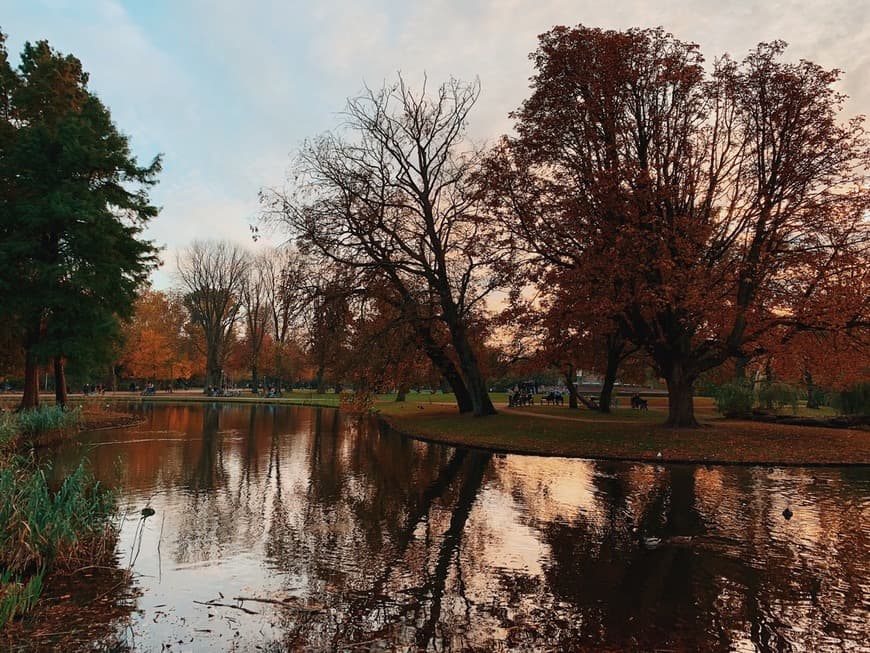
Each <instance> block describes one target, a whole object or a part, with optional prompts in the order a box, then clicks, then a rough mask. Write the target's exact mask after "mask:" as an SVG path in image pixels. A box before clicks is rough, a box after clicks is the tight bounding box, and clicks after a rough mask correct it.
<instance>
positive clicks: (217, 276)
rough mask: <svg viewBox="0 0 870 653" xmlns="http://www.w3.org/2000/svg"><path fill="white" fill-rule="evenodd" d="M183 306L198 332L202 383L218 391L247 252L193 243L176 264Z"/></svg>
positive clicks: (213, 243) (218, 243)
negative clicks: (203, 370) (201, 342)
mask: <svg viewBox="0 0 870 653" xmlns="http://www.w3.org/2000/svg"><path fill="white" fill-rule="evenodd" d="M176 267H177V270H178V277H179V279H180V280H181V283H182V285H183V288H184V304H185V306H186V307H187V310H188V311H189V313H190V319H191V321H192V322H193V323H194V324H196V325H197V327H198V328H199V329H200V331H201V333H202V335H203V339H204V344H205V351H204V352H203V353H204V354H205V357H206V373H205V384H206V391H207V390H208V387H212V388H219V387H220V386H221V380H222V379H221V376H222V373H223V365H224V361H225V360H226V356H227V355H228V353H229V345H230V343H231V341H232V339H233V337H234V331H233V329H234V327H235V325H236V320H237V318H238V315H239V310H240V309H241V306H242V302H241V296H242V289H243V287H244V284H245V279H246V275H247V273H248V268H249V260H248V255H247V253H246V252H245V251H244V250H243V249H242V248H241V247H239V246H238V245H233V244H231V243H228V242H224V241H195V242H194V243H193V244H191V245H190V247H188V248H187V249H186V250H185V251H184V252H183V253H182V254H180V255H179V256H178V259H177V261H176Z"/></svg>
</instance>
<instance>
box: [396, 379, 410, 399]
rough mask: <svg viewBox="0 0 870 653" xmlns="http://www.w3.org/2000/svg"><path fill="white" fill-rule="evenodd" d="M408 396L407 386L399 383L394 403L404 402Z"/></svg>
mask: <svg viewBox="0 0 870 653" xmlns="http://www.w3.org/2000/svg"><path fill="white" fill-rule="evenodd" d="M407 394H408V384H407V383H400V384H399V389H398V392H396V401H405V396H406V395H407Z"/></svg>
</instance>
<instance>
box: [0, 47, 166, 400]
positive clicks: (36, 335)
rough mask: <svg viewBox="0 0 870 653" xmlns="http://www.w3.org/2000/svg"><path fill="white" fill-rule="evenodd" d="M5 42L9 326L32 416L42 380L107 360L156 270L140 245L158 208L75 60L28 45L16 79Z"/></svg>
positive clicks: (4, 281)
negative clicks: (120, 323) (46, 369)
mask: <svg viewBox="0 0 870 653" xmlns="http://www.w3.org/2000/svg"><path fill="white" fill-rule="evenodd" d="M4 40H5V39H2V40H0V118H2V120H0V296H2V297H3V298H4V301H3V302H2V305H0V319H3V320H4V321H9V322H11V323H14V324H15V328H16V329H17V331H18V333H19V335H20V341H21V343H22V346H23V348H24V352H25V388H24V397H23V400H22V408H25V409H27V408H32V407H35V406H36V405H38V403H39V395H38V385H37V371H38V366H39V365H40V364H45V363H47V362H49V361H53V362H54V363H55V379H56V384H55V385H56V393H57V399H58V401H59V402H60V403H63V402H64V401H65V399H66V395H65V389H66V387H65V386H66V383H65V379H64V376H63V362H64V360H65V359H67V358H71V357H80V358H82V357H97V356H99V355H100V354H101V353H103V352H105V351H107V350H108V348H107V347H106V346H105V344H106V343H105V341H106V340H107V339H109V338H110V337H112V334H114V333H115V332H116V330H117V329H116V323H117V319H118V317H123V316H126V315H128V314H129V313H130V310H131V306H132V303H133V301H134V299H135V297H136V291H137V289H138V288H139V287H140V286H142V285H143V284H144V283H145V282H146V281H147V276H148V273H149V271H150V270H151V269H152V268H153V267H154V266H155V265H156V263H157V251H158V250H157V248H156V247H155V246H154V244H153V243H152V242H150V241H148V240H145V239H143V238H142V237H141V234H142V230H143V229H144V227H145V225H146V224H147V222H148V221H149V220H150V219H151V218H153V217H154V216H156V215H157V212H158V209H157V208H156V207H155V206H153V205H152V204H151V203H150V200H149V197H148V192H147V191H148V189H149V188H150V187H151V186H153V185H154V184H155V183H156V176H157V173H158V172H159V171H160V158H159V157H157V158H155V159H154V160H153V161H152V162H151V163H150V165H148V166H144V167H143V166H140V165H139V164H138V163H137V161H136V158H135V157H134V156H133V155H132V154H131V152H130V147H129V143H128V139H127V137H126V136H125V135H124V134H122V133H120V132H119V131H118V129H117V128H116V127H115V125H114V124H113V123H112V119H111V115H110V113H109V110H108V109H107V108H106V107H105V106H104V105H103V104H102V102H100V100H99V99H98V98H97V97H96V96H95V95H94V94H93V93H92V92H91V91H89V90H88V87H87V83H88V75H87V73H85V72H84V71H83V70H82V65H81V62H80V61H79V60H78V59H76V58H75V57H74V56H72V55H62V54H60V53H59V52H56V51H55V50H53V49H52V48H51V46H50V45H49V44H48V43H47V42H46V41H39V42H38V43H36V44H31V43H26V44H25V45H24V50H23V52H22V54H21V63H20V65H19V67H18V69H17V71H16V70H13V69H12V68H11V67H10V65H9V62H8V57H7V53H6V50H5V48H4V47H2V46H3V42H4Z"/></svg>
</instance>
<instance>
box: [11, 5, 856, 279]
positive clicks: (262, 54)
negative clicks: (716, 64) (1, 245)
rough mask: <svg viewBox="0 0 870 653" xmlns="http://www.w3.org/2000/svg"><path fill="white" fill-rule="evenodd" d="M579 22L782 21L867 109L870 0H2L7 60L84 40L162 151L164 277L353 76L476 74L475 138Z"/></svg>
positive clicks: (700, 27)
mask: <svg viewBox="0 0 870 653" xmlns="http://www.w3.org/2000/svg"><path fill="white" fill-rule="evenodd" d="M578 23H583V24H584V25H588V26H596V27H603V28H608V29H610V28H614V29H624V28H628V27H635V26H637V27H654V26H657V25H661V26H663V27H664V28H665V29H667V30H668V31H670V32H672V33H674V34H675V35H676V36H677V37H679V38H681V39H683V40H687V41H694V42H696V43H698V44H699V45H700V46H701V51H702V52H703V53H704V55H705V57H706V58H707V59H708V60H712V59H713V58H715V57H716V56H717V55H719V54H721V53H723V52H728V53H730V54H731V55H733V56H734V57H735V58H742V56H743V55H744V54H745V53H746V52H747V51H748V50H749V49H750V48H751V47H752V46H754V45H755V44H756V43H758V42H759V41H767V40H773V39H783V40H785V41H787V42H788V43H789V44H790V48H789V50H788V53H787V56H788V58H790V59H794V60H798V59H801V58H804V59H810V60H812V61H815V62H816V63H818V64H820V65H822V66H825V67H827V68H840V69H842V70H843V71H844V77H843V80H842V82H841V84H840V88H841V90H842V91H844V92H845V93H847V94H848V95H849V96H850V100H849V102H848V104H847V106H846V113H847V114H849V115H852V114H856V113H870V47H868V46H870V0H726V1H723V0H656V1H650V0H611V1H609V2H608V1H606V0H605V1H602V0H420V1H418V2H414V1H412V0H382V1H376V0H353V1H352V0H344V1H340V0H317V1H312V2H297V1H289V0H288V1H285V2H278V1H275V2H267V1H265V0H245V1H243V2H242V1H235V2H230V1H229V0H210V1H204V0H128V1H121V0H0V30H2V31H3V32H5V33H6V34H7V35H8V37H9V39H8V44H7V45H8V49H9V53H10V56H11V57H12V59H13V62H17V55H18V53H19V52H20V51H21V46H22V45H23V43H24V41H27V40H29V41H35V40H38V39H48V41H49V42H50V43H51V44H52V45H53V46H54V47H55V48H56V49H58V50H60V51H61V52H63V53H65V54H66V53H69V54H74V55H76V56H77V57H78V58H79V59H81V60H82V62H83V64H84V67H85V70H87V71H88V72H89V73H90V75H91V81H90V87H91V89H92V90H93V91H94V92H96V93H97V95H99V96H100V98H101V99H102V100H103V101H104V102H105V103H106V104H107V105H108V106H109V107H110V109H111V111H112V115H113V117H114V119H115V122H116V124H117V125H118V126H119V127H120V128H121V130H122V131H124V132H126V133H127V134H129V135H130V137H131V139H132V145H133V148H134V151H135V152H136V153H137V155H138V156H139V158H140V160H142V161H149V160H150V159H151V158H152V157H153V156H154V155H155V154H157V153H163V155H164V172H163V173H162V176H161V182H160V184H159V186H158V187H157V189H156V190H155V191H154V193H153V199H154V201H155V203H157V204H158V205H160V206H162V212H161V214H160V216H159V217H158V218H157V219H156V220H154V222H153V223H152V225H151V226H150V227H149V230H148V234H147V235H148V237H149V238H152V239H153V240H155V241H157V242H158V243H159V244H160V245H162V246H164V247H165V250H164V254H163V258H164V260H165V261H166V263H165V265H164V268H163V269H162V270H161V271H160V272H158V273H156V274H155V277H154V283H155V285H156V286H158V287H167V286H168V285H170V284H171V283H172V275H171V271H172V268H173V267H174V261H175V253H176V251H178V250H179V249H183V248H184V247H185V246H186V245H187V244H189V243H190V242H191V241H192V240H193V239H195V238H228V239H232V240H235V241H238V242H240V243H243V244H245V245H247V246H252V242H251V238H250V231H249V225H250V224H252V223H253V222H254V221H255V219H256V215H257V192H258V190H259V189H260V188H262V187H264V186H275V185H280V184H281V181H282V179H283V176H284V173H285V171H286V168H287V163H288V158H289V155H290V153H291V152H292V151H294V149H296V148H297V147H298V145H299V143H300V142H301V141H302V140H303V139H305V138H306V137H309V136H313V135H315V134H318V133H320V132H322V131H325V130H327V129H330V128H332V127H335V126H336V125H337V123H338V122H339V116H338V113H339V112H340V111H341V110H342V108H343V106H344V103H345V101H346V98H347V97H348V96H352V95H355V94H356V93H357V92H358V91H359V90H360V89H361V88H362V86H363V84H368V85H370V86H380V85H381V84H382V83H383V82H384V80H385V79H392V78H394V76H395V74H396V72H397V71H401V72H402V74H403V75H404V76H405V78H406V79H407V80H409V81H412V82H413V81H416V80H420V79H421V78H422V76H423V74H424V73H425V74H426V75H427V76H428V78H429V80H430V83H431V82H440V81H443V80H445V79H447V78H448V77H449V76H451V75H452V76H454V77H457V78H459V79H464V80H471V79H473V78H474V77H479V78H480V81H481V85H482V93H481V97H480V100H479V102H478V105H477V107H476V110H475V112H474V114H472V116H471V120H472V124H471V126H470V129H471V133H472V135H473V137H474V138H475V139H477V140H480V141H484V142H485V141H487V140H490V139H493V138H495V137H497V136H498V135H499V134H501V133H504V132H505V131H508V130H509V129H510V125H511V123H510V120H509V119H508V117H507V114H508V112H509V111H511V110H513V109H515V108H516V107H517V106H518V105H519V104H520V103H521V102H522V100H523V99H524V98H525V97H526V95H527V93H528V78H529V76H530V75H531V72H532V70H531V66H530V64H529V60H528V54H529V53H530V52H531V51H532V50H534V49H535V47H536V43H537V35H538V34H540V33H542V32H544V31H546V30H548V29H550V28H551V27H553V26H554V25H576V24H578ZM271 241H272V243H276V244H277V243H278V242H281V236H280V234H274V235H272V236H271Z"/></svg>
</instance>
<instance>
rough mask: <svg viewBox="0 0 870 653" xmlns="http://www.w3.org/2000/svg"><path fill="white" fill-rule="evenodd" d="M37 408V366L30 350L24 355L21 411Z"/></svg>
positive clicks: (33, 354) (34, 355)
mask: <svg viewBox="0 0 870 653" xmlns="http://www.w3.org/2000/svg"><path fill="white" fill-rule="evenodd" d="M33 408H39V365H38V364H37V361H36V354H35V353H34V352H33V350H32V349H27V350H26V351H25V353H24V396H23V397H22V398H21V410H31V409H33Z"/></svg>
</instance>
